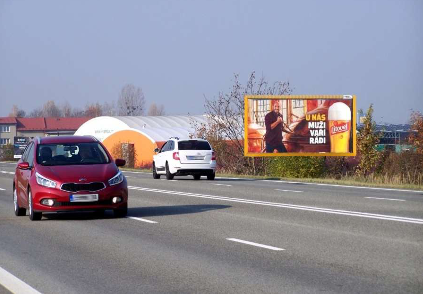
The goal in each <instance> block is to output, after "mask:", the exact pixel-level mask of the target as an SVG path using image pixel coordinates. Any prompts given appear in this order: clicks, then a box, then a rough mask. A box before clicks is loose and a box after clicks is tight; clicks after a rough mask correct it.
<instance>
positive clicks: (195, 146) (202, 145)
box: [178, 140, 211, 150]
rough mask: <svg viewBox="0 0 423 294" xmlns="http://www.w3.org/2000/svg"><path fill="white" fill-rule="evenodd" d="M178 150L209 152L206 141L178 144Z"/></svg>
mask: <svg viewBox="0 0 423 294" xmlns="http://www.w3.org/2000/svg"><path fill="white" fill-rule="evenodd" d="M178 149H179V150H211V147H210V144H209V143H208V142H207V141H198V140H188V141H179V142H178Z"/></svg>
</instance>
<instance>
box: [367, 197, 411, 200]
mask: <svg viewBox="0 0 423 294" xmlns="http://www.w3.org/2000/svg"><path fill="white" fill-rule="evenodd" d="M364 198H367V199H375V200H390V201H405V200H404V199H393V198H378V197H364Z"/></svg>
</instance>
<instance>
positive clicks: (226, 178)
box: [216, 177, 248, 180]
mask: <svg viewBox="0 0 423 294" xmlns="http://www.w3.org/2000/svg"><path fill="white" fill-rule="evenodd" d="M216 179H225V180H241V178H228V177H216ZM246 180H248V179H246Z"/></svg>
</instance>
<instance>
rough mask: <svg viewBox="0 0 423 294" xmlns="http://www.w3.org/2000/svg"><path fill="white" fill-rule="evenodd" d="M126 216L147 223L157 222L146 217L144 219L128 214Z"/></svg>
mask: <svg viewBox="0 0 423 294" xmlns="http://www.w3.org/2000/svg"><path fill="white" fill-rule="evenodd" d="M127 218H130V219H134V220H137V221H140V222H146V223H149V224H157V222H155V221H151V220H148V219H145V218H140V217H134V216H128V217H127Z"/></svg>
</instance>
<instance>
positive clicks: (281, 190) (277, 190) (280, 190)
mask: <svg viewBox="0 0 423 294" xmlns="http://www.w3.org/2000/svg"><path fill="white" fill-rule="evenodd" d="M275 190H276V191H282V192H293V193H303V192H304V191H295V190H282V189H275Z"/></svg>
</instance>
